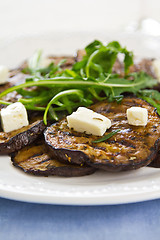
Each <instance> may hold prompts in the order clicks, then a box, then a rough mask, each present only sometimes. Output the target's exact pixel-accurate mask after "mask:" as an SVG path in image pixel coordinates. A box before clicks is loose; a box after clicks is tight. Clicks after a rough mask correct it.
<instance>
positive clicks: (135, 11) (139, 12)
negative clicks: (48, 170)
mask: <svg viewBox="0 0 160 240" xmlns="http://www.w3.org/2000/svg"><path fill="white" fill-rule="evenodd" d="M159 10H160V1H159V0H134V1H129V0H121V1H119V0H112V1H111V0H67V1H66V0H14V1H12V0H0V38H3V37H6V36H8V35H17V34H18V35H20V34H24V33H25V34H28V33H37V32H45V31H47V32H48V31H120V30H122V31H123V30H124V29H126V28H128V30H131V27H132V28H133V29H135V28H137V22H138V21H141V20H143V19H145V18H152V19H154V20H158V21H160V14H159Z"/></svg>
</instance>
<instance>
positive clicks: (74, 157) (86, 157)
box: [44, 97, 160, 172]
mask: <svg viewBox="0 0 160 240" xmlns="http://www.w3.org/2000/svg"><path fill="white" fill-rule="evenodd" d="M132 106H137V107H143V108H146V109H147V110H148V123H147V125H146V126H144V127H143V126H133V125H129V124H128V121H127V116H126V111H127V109H128V108H130V107H132ZM91 109H92V110H94V111H95V112H98V113H100V114H103V115H104V116H107V117H108V118H109V119H110V120H111V122H112V127H111V128H110V129H109V130H107V131H106V133H105V135H107V134H108V133H110V132H112V131H114V130H117V129H120V132H118V133H117V134H116V135H114V136H112V137H111V138H109V139H108V140H105V141H104V142H100V143H93V141H95V140H97V139H99V138H101V137H97V136H93V135H87V134H85V133H78V132H76V131H73V130H71V129H69V128H68V126H67V121H66V118H65V119H63V120H61V121H60V122H58V123H56V124H53V125H51V126H50V127H48V128H47V129H46V131H45V132H44V135H45V141H46V143H47V144H48V146H49V147H50V150H51V152H52V155H53V156H55V157H56V158H58V159H59V160H61V161H68V160H69V161H70V162H72V163H76V164H84V163H86V164H88V165H90V166H94V167H96V168H100V169H104V170H107V171H112V172H115V171H122V170H131V169H137V168H140V167H143V166H146V165H148V164H149V163H151V161H152V160H153V159H154V158H155V157H156V154H157V152H158V148H159V142H160V139H159V137H160V117H159V115H158V114H157V112H156V110H155V108H154V107H153V106H151V105H149V104H148V103H147V102H145V101H144V100H142V99H139V98H136V97H125V98H124V99H123V100H122V102H121V103H120V104H118V103H117V102H107V101H103V102H99V103H97V104H95V105H92V106H91Z"/></svg>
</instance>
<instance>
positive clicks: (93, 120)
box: [67, 107, 111, 136]
mask: <svg viewBox="0 0 160 240" xmlns="http://www.w3.org/2000/svg"><path fill="white" fill-rule="evenodd" d="M67 121H68V127H69V128H73V130H75V131H77V132H85V133H87V134H92V135H95V136H102V135H103V134H104V133H105V132H106V130H107V129H108V128H110V127H111V121H110V119H108V118H107V117H105V116H103V115H101V114H99V113H96V112H94V111H92V110H90V109H88V108H85V107H79V108H78V109H77V111H76V112H73V113H72V114H71V115H69V116H67Z"/></svg>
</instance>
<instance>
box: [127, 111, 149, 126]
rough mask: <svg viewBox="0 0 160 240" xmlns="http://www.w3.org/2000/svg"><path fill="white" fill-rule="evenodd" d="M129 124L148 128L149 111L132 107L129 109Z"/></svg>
mask: <svg viewBox="0 0 160 240" xmlns="http://www.w3.org/2000/svg"><path fill="white" fill-rule="evenodd" d="M127 119H128V123H129V124H131V125H134V126H146V125H147V121H148V111H147V109H146V108H142V107H131V108H128V109H127Z"/></svg>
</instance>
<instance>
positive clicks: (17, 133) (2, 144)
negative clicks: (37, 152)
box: [0, 120, 46, 154]
mask: <svg viewBox="0 0 160 240" xmlns="http://www.w3.org/2000/svg"><path fill="white" fill-rule="evenodd" d="M45 128H46V126H45V125H44V123H43V120H37V121H35V122H33V123H31V124H30V125H28V126H25V127H22V128H20V129H18V130H14V131H11V132H9V133H5V132H0V154H8V153H12V152H15V151H17V150H19V149H21V148H23V147H25V146H26V145H28V144H30V143H32V142H33V141H35V140H36V139H37V138H38V137H39V136H40V135H41V134H42V132H43V130H44V129H45Z"/></svg>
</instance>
